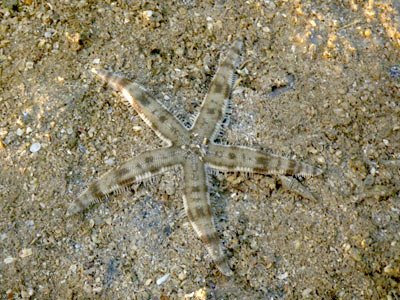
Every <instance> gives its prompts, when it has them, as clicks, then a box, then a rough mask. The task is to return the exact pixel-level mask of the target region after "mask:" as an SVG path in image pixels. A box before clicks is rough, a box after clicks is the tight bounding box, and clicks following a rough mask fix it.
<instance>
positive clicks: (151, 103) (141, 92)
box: [92, 69, 188, 145]
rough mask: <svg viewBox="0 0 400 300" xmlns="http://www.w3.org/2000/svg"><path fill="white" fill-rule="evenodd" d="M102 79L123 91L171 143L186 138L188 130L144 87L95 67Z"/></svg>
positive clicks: (126, 97)
mask: <svg viewBox="0 0 400 300" xmlns="http://www.w3.org/2000/svg"><path fill="white" fill-rule="evenodd" d="M92 71H93V73H95V74H96V75H97V76H98V77H100V79H101V80H103V81H105V82H107V83H108V84H109V85H110V86H111V87H112V88H113V89H114V90H116V91H119V92H121V93H122V95H123V96H124V98H125V99H126V100H127V101H128V103H129V104H130V105H131V106H132V107H133V108H134V109H135V111H136V112H137V113H138V114H139V116H140V117H141V118H142V120H143V121H144V122H146V124H147V125H148V126H149V127H150V128H151V129H153V131H154V132H155V133H156V134H157V135H158V136H159V137H160V138H161V139H162V140H163V141H165V142H167V143H168V144H169V145H171V144H173V143H178V142H179V141H182V140H184V139H186V137H187V136H188V131H187V129H186V128H185V127H184V125H183V124H182V123H181V122H180V121H179V120H178V119H177V118H175V116H174V115H173V114H172V113H170V112H169V111H168V110H167V109H166V108H165V107H164V106H163V105H162V104H161V103H160V102H159V101H157V100H156V99H154V98H152V97H151V96H150V95H149V94H148V93H147V91H146V90H145V88H144V87H142V86H141V85H139V84H137V83H135V82H131V81H129V80H128V79H126V78H123V77H120V76H118V75H116V74H113V73H111V72H107V71H105V70H100V69H93V70H92Z"/></svg>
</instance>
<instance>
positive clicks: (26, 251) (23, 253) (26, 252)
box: [19, 248, 32, 258]
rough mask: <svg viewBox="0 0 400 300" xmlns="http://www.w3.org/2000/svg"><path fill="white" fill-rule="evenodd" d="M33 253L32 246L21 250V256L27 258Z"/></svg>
mask: <svg viewBox="0 0 400 300" xmlns="http://www.w3.org/2000/svg"><path fill="white" fill-rule="evenodd" d="M31 255H32V249H31V248H24V249H22V250H21V251H20V252H19V257H21V258H25V257H28V256H31Z"/></svg>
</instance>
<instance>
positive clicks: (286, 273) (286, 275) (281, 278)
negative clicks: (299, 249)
mask: <svg viewBox="0 0 400 300" xmlns="http://www.w3.org/2000/svg"><path fill="white" fill-rule="evenodd" d="M288 276H289V274H288V272H285V273H283V274H280V275H278V279H280V280H284V279H286V278H288Z"/></svg>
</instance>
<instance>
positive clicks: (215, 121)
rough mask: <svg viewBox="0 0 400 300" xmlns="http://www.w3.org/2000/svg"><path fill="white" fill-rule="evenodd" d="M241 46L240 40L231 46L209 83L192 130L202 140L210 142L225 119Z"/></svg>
mask: <svg viewBox="0 0 400 300" xmlns="http://www.w3.org/2000/svg"><path fill="white" fill-rule="evenodd" d="M242 46H243V42H242V40H237V41H236V42H235V43H234V44H233V47H232V48H231V49H230V50H229V51H228V54H227V56H226V58H225V59H224V60H222V62H221V64H220V66H219V68H218V70H217V72H216V74H215V76H214V78H213V80H212V81H211V85H210V90H209V92H208V94H207V96H206V97H205V99H204V101H203V103H202V105H201V108H200V113H199V115H198V116H197V118H196V119H195V122H194V125H193V128H192V132H193V134H194V135H198V136H200V137H201V139H202V140H204V139H208V140H211V141H212V140H213V139H214V138H215V137H216V136H217V134H218V133H219V131H220V126H221V124H222V123H223V121H224V118H225V117H226V116H225V114H226V111H227V110H228V108H229V98H230V95H231V92H232V88H233V85H234V83H235V71H236V68H237V65H238V64H239V60H240V52H241V49H242Z"/></svg>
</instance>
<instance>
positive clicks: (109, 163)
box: [104, 158, 114, 166]
mask: <svg viewBox="0 0 400 300" xmlns="http://www.w3.org/2000/svg"><path fill="white" fill-rule="evenodd" d="M104 162H105V163H106V165H109V166H112V165H113V164H114V158H109V159H106V160H105V161H104Z"/></svg>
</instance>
